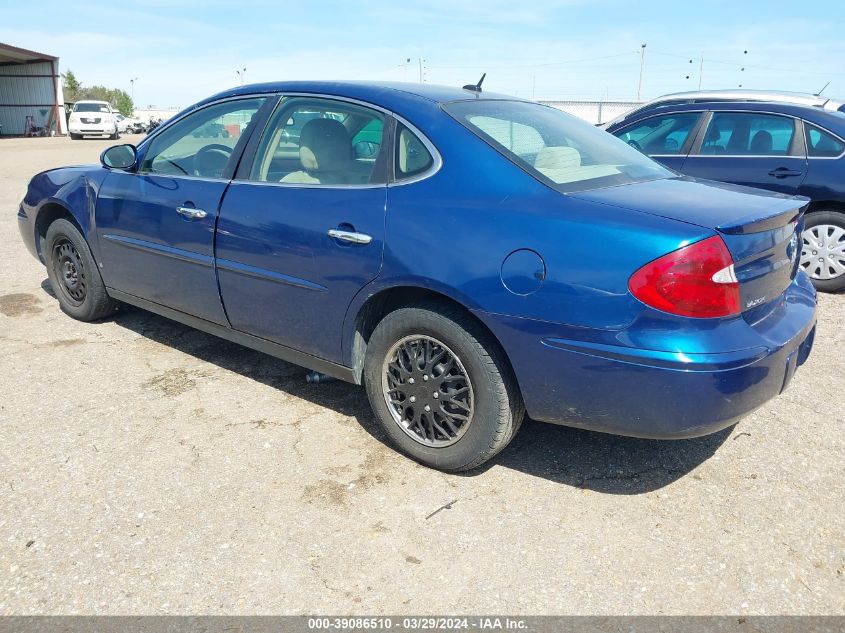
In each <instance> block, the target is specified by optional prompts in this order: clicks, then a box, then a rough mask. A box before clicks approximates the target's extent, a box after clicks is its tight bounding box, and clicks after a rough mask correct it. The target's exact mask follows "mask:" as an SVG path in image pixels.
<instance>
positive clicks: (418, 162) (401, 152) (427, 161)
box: [394, 123, 434, 180]
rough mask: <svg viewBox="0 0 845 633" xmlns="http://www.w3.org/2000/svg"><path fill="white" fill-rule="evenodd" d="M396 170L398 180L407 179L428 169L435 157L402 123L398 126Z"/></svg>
mask: <svg viewBox="0 0 845 633" xmlns="http://www.w3.org/2000/svg"><path fill="white" fill-rule="evenodd" d="M394 153H395V161H394V162H395V165H394V172H395V176H396V178H395V179H396V180H405V179H407V178H412V177H414V176H417V175H419V174H421V173H423V172H425V171H426V170H428V169H429V168H430V167H431V166H432V165H433V164H434V157H433V156H432V155H431V152H429V151H428V149H427V148H426V146H425V144H424V143H423V142H422V141H421V140H420V139H419V138H418V137H417V135H416V134H414V133H413V132H411V130H409V129H408V128H406V127H405V126H404V125H402V124H401V123H398V124H397V126H396V151H395V152H394Z"/></svg>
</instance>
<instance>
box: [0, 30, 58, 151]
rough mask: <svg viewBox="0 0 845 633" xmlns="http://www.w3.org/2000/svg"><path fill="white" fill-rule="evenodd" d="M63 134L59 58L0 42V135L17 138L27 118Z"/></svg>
mask: <svg viewBox="0 0 845 633" xmlns="http://www.w3.org/2000/svg"><path fill="white" fill-rule="evenodd" d="M28 116H31V117H32V123H33V125H34V126H35V127H37V128H44V129H46V130H47V131H48V133H49V131H51V130H54V131H55V133H57V134H65V132H66V130H65V109H64V98H63V97H62V82H61V79H60V77H59V58H58V57H54V56H52V55H46V54H44V53H36V52H35V51H29V50H26V49H24V48H17V47H16V46H10V45H9V44H3V43H0V126H1V127H0V134H3V135H20V134H24V132H25V131H26V119H27V117H28Z"/></svg>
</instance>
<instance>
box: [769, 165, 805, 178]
mask: <svg viewBox="0 0 845 633" xmlns="http://www.w3.org/2000/svg"><path fill="white" fill-rule="evenodd" d="M802 173H804V172H801V171H795V170H794V169H789V168H788V167H778V168H777V169H773V170H772V171H770V172H769V176H774V177H775V178H786V177H788V176H800V175H801V174H802Z"/></svg>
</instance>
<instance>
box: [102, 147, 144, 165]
mask: <svg viewBox="0 0 845 633" xmlns="http://www.w3.org/2000/svg"><path fill="white" fill-rule="evenodd" d="M137 160H138V150H136V149H135V146H134V145H129V144H127V145H115V146H114V147H109V148H108V149H107V150H106V151H104V152H103V153H102V154H100V163H102V165H103V167H106V168H108V169H129V168H130V167H133V166H134V165H135V162H136V161H137Z"/></svg>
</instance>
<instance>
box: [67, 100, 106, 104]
mask: <svg viewBox="0 0 845 633" xmlns="http://www.w3.org/2000/svg"><path fill="white" fill-rule="evenodd" d="M73 103H74V105H76V104H77V103H104V104H106V105H109V102H108V101H97V100H96V99H80V100H79V101H74V102H73Z"/></svg>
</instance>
